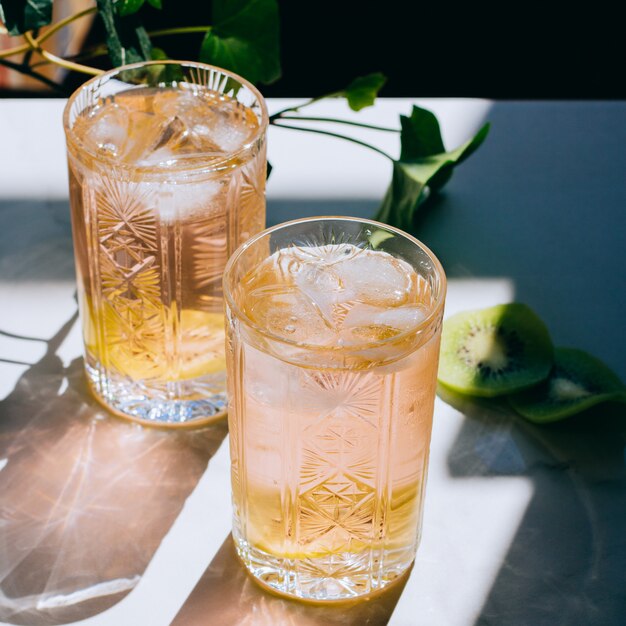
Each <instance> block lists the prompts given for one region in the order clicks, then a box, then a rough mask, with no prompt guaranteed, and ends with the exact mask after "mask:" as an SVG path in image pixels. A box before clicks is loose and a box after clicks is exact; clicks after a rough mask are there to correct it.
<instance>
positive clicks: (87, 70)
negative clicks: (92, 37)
mask: <svg viewBox="0 0 626 626" xmlns="http://www.w3.org/2000/svg"><path fill="white" fill-rule="evenodd" d="M24 37H25V38H26V41H27V42H28V44H29V45H30V46H31V48H33V50H36V51H37V52H38V53H39V54H40V55H41V56H42V57H43V58H44V59H47V60H48V61H50V62H51V63H54V64H55V65H59V66H61V67H64V68H65V69H68V70H73V71H74V72H82V73H83V74H90V75H91V76H98V75H100V74H103V73H104V70H99V69H96V68H95V67H89V66H88V65H81V64H80V63H73V62H72V61H66V60H65V59H62V58H61V57H58V56H56V54H52V53H50V52H48V51H47V50H44V49H43V48H42V47H41V46H40V45H39V43H38V42H37V41H36V40H35V39H33V37H32V35H31V34H30V33H28V32H27V33H24Z"/></svg>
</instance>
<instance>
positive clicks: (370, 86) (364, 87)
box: [335, 72, 387, 111]
mask: <svg viewBox="0 0 626 626" xmlns="http://www.w3.org/2000/svg"><path fill="white" fill-rule="evenodd" d="M386 82H387V78H386V77H385V76H384V75H383V74H380V73H379V72H377V73H375V74H368V75H367V76H360V77H359V78H355V79H354V80H353V81H352V82H351V83H350V84H349V85H348V86H347V87H346V88H345V89H344V90H343V91H341V92H339V94H335V95H339V96H343V97H345V98H346V99H347V100H348V105H349V107H350V108H351V109H352V110H353V111H360V110H361V109H364V108H365V107H369V106H372V105H373V104H374V101H375V100H376V96H377V95H378V92H379V91H380V90H381V89H382V87H383V85H384V84H385V83H386Z"/></svg>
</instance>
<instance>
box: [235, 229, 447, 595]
mask: <svg viewBox="0 0 626 626" xmlns="http://www.w3.org/2000/svg"><path fill="white" fill-rule="evenodd" d="M330 223H333V224H334V226H333V228H334V229H335V232H336V230H337V229H338V228H341V227H344V228H347V229H348V230H352V231H353V232H351V233H350V236H346V237H344V241H343V242H341V243H332V244H325V243H324V242H325V241H328V240H329V239H330V237H328V236H325V237H324V236H320V235H318V234H316V236H314V237H310V238H309V242H308V243H307V245H303V244H302V240H303V239H304V238H303V237H302V236H301V233H302V230H303V229H305V228H307V227H309V228H314V227H319V226H320V224H321V225H322V229H323V230H326V231H327V230H328V228H329V226H328V224H330ZM280 228H281V227H278V229H279V232H278V235H279V236H281V235H282V236H284V237H285V238H286V239H288V238H287V237H286V235H285V233H288V231H289V229H290V228H291V229H299V236H298V237H295V236H294V240H295V241H294V242H289V241H288V240H286V241H285V243H287V245H285V246H281V247H278V246H279V245H280V244H278V243H277V244H276V246H275V245H273V243H274V242H272V244H271V245H272V248H271V249H272V250H276V251H275V252H273V253H272V254H269V255H268V254H267V239H268V236H267V235H265V238H266V239H265V241H263V237H261V239H258V240H256V241H255V242H254V243H253V244H252V245H251V247H250V249H249V250H248V251H247V252H246V251H243V252H242V253H241V255H240V257H239V258H237V253H235V258H234V259H233V260H232V261H231V262H230V263H229V269H227V273H226V278H225V285H226V291H227V304H228V305H229V308H228V309H227V314H228V318H229V325H230V328H229V350H228V351H227V361H228V366H229V390H230V397H231V401H230V404H229V426H230V436H231V457H232V483H233V502H234V529H233V535H234V537H235V541H236V544H237V548H238V551H239V554H240V556H241V558H242V559H243V561H244V563H245V564H246V566H247V567H248V568H249V569H250V571H251V572H252V573H253V574H254V575H255V576H256V577H257V578H258V579H259V580H260V581H261V582H262V583H264V584H266V585H269V586H270V587H272V588H274V589H276V590H278V591H281V592H284V593H287V594H290V595H294V596H297V597H301V598H309V599H316V600H326V599H343V598H350V597H354V596H358V595H363V594H368V593H371V592H373V591H375V590H377V589H381V588H382V587H384V586H385V585H386V584H388V583H389V582H391V581H393V580H394V579H395V578H397V577H398V576H399V575H400V574H402V573H403V572H404V571H405V570H406V569H407V568H408V567H409V566H410V564H411V562H412V561H413V559H414V556H415V551H416V548H417V545H418V542H419V534H420V525H421V516H422V504H423V497H424V487H425V481H426V472H427V464H428V449H429V442H430V432H431V424H432V413H433V402H434V396H435V385H436V372H437V362H438V353H439V337H440V322H441V313H442V308H443V290H444V289H445V284H444V282H445V278H444V277H443V273H442V271H441V268H440V265H439V264H438V262H437V261H436V260H435V259H434V257H429V256H428V254H427V252H425V251H424V250H423V249H422V248H419V252H420V253H421V254H422V256H423V258H424V259H425V261H427V262H429V263H430V268H429V269H428V270H427V269H426V267H425V266H424V267H421V266H420V265H419V262H418V260H417V259H416V258H411V256H410V252H415V251H412V250H411V247H412V248H417V242H416V243H413V242H414V240H412V239H408V238H407V237H405V236H403V235H402V234H401V233H399V231H394V230H392V229H387V228H386V227H382V225H380V226H379V225H376V224H375V223H369V222H359V221H356V220H348V219H346V220H342V219H340V218H335V219H333V218H329V219H328V220H321V219H318V220H317V221H316V220H312V221H308V222H307V221H306V220H304V221H302V222H299V223H292V225H287V226H284V227H282V228H283V229H284V231H283V232H282V233H281V232H280ZM383 228H384V231H383V232H389V233H392V237H393V239H398V241H400V243H401V244H403V245H400V246H399V248H401V249H402V252H403V253H404V255H403V256H404V259H403V258H401V257H402V255H400V254H399V253H398V254H394V253H395V252H396V250H395V249H394V245H393V244H394V242H393V241H392V238H391V237H390V238H389V239H388V241H387V246H384V245H382V246H381V247H383V248H384V247H386V248H388V249H389V250H390V252H386V251H383V250H375V249H372V248H371V246H370V247H368V241H373V239H372V235H373V232H375V231H376V230H378V232H381V230H382V229H383ZM318 230H319V228H318ZM270 232H271V231H270ZM368 233H369V235H368ZM330 240H331V241H332V239H330ZM320 242H321V245H319V243H320ZM407 243H408V244H410V245H407ZM255 246H258V249H257V250H254V247H255ZM277 247H278V249H276V248H277ZM263 256H264V258H260V257H263ZM414 256H416V254H415V253H414ZM255 257H256V259H255ZM238 265H239V266H241V267H240V269H239V272H240V274H239V275H238V276H237V284H236V285H235V284H234V283H231V280H233V279H234V275H235V274H238ZM415 266H418V267H419V271H418V270H417V269H416V267H415ZM231 284H232V285H233V286H234V289H233V291H232V293H231V294H230V296H229V294H228V292H229V290H230V287H229V285H231Z"/></svg>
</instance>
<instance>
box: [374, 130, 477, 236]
mask: <svg viewBox="0 0 626 626" xmlns="http://www.w3.org/2000/svg"><path fill="white" fill-rule="evenodd" d="M405 119H407V118H405ZM488 132H489V124H485V125H484V126H483V127H482V128H481V129H480V130H479V131H478V132H477V133H476V135H475V136H474V137H473V138H472V139H470V140H469V141H467V142H465V143H464V144H463V145H461V146H459V147H458V148H456V150H452V151H451V152H440V153H438V154H430V155H428V156H423V157H420V158H412V159H410V160H406V161H404V160H402V159H401V160H399V161H394V164H393V176H392V179H391V184H390V185H389V188H388V189H387V193H386V194H385V197H384V198H383V202H382V204H381V206H380V208H379V210H378V213H377V214H376V219H377V220H379V221H381V222H385V223H387V224H391V225H393V226H397V227H398V228H401V229H402V230H409V231H410V230H411V229H412V227H413V220H414V218H415V215H416V213H417V210H418V208H419V206H420V205H421V204H422V203H423V202H424V201H425V200H426V193H425V190H426V188H428V189H429V190H430V191H436V190H438V189H440V188H441V187H443V185H444V184H445V183H447V182H448V180H450V177H451V176H452V172H453V169H454V167H455V166H456V165H458V164H459V163H462V162H463V161H465V159H467V158H468V157H469V156H470V155H471V154H472V153H473V152H474V151H475V150H477V149H478V147H479V146H480V144H481V143H482V142H483V141H484V140H485V137H486V136H487V133H488ZM431 145H434V143H433V144H431Z"/></svg>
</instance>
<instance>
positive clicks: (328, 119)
mask: <svg viewBox="0 0 626 626" xmlns="http://www.w3.org/2000/svg"><path fill="white" fill-rule="evenodd" d="M275 119H279V120H304V121H306V122H331V123H333V124H348V125H349V126H358V127H360V128H369V129H371V130H382V131H385V132H388V133H399V132H400V131H399V130H398V129H397V128H389V127H387V126H375V125H374V124H366V123H364V122H353V121H352V120H342V119H339V118H336V117H308V116H305V115H281V116H280V117H278V118H275Z"/></svg>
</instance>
